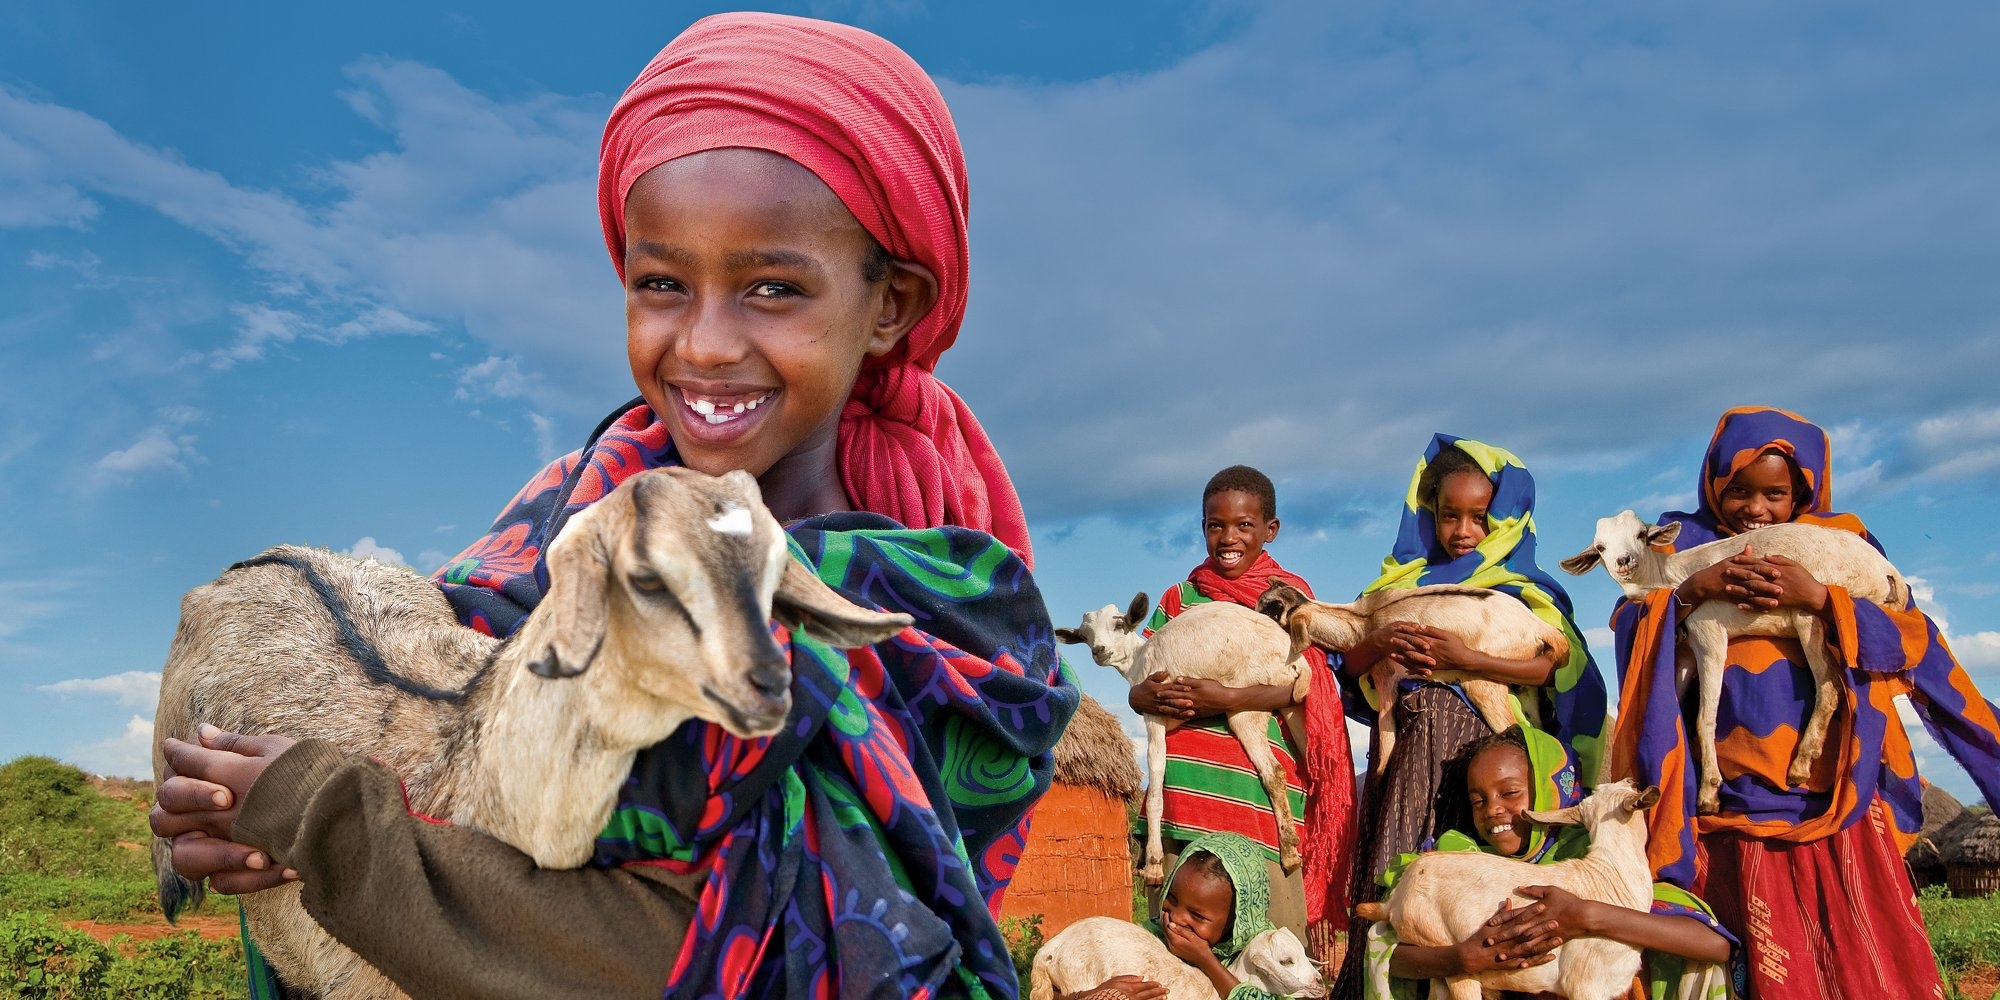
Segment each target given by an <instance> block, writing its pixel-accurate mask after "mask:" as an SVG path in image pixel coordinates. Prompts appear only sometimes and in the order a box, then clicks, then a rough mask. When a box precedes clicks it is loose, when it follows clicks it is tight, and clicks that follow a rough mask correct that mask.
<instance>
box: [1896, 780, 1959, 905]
mask: <svg viewBox="0 0 2000 1000" xmlns="http://www.w3.org/2000/svg"><path fill="white" fill-rule="evenodd" d="M1923 808H1924V823H1923V829H1921V830H1919V831H1918V833H1917V842H1916V843H1914V844H1911V845H1910V849H1909V851H1908V852H1906V853H1905V854H1904V855H1903V861H1904V863H1906V864H1908V865H1909V866H1910V883H1911V884H1912V885H1913V886H1915V887H1916V888H1918V889H1922V888H1924V887H1926V886H1932V885H1943V884H1945V871H1944V857H1943V855H1941V854H1940V853H1939V851H1938V848H1939V846H1940V845H1941V844H1942V843H1944V841H1943V839H1942V837H1943V835H1944V831H1945V830H1947V829H1953V827H1952V823H1953V822H1954V821H1956V820H1957V819H1958V818H1959V817H1961V816H1964V815H1965V806H1964V805H1962V804H1960V803H1959V801H1958V800H1957V799H1955V798H1952V796H1951V793H1950V792H1947V791H1945V790H1944V789H1942V788H1939V787H1938V786H1936V785H1931V784H1926V785H1925V786H1924V806H1923Z"/></svg>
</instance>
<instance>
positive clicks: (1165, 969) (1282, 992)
mask: <svg viewBox="0 0 2000 1000" xmlns="http://www.w3.org/2000/svg"><path fill="white" fill-rule="evenodd" d="M1226 968H1228V969H1229V973H1230V975H1233V976H1235V977H1236V979H1237V981H1239V982H1245V983H1249V984H1251V985H1253V986H1255V987H1257V988H1258V989H1261V990H1263V991H1264V992H1266V993H1272V994H1276V995H1278V996H1288V997H1315V998H1316V997H1322V996H1325V995H1326V986H1325V984H1324V983H1323V982H1322V981H1321V980H1320V971H1319V967H1318V966H1317V965H1315V964H1313V960H1312V959H1311V958H1309V957H1307V956H1306V948H1305V945H1303V944H1300V943H1299V938H1298V935H1296V934H1293V933H1292V932H1291V930H1290V929H1289V928H1285V927H1277V928H1273V929H1271V930H1268V931H1264V932H1262V933H1260V934H1258V935H1257V936H1256V937H1253V938H1251V939H1250V943H1249V944H1246V945H1244V946H1243V953H1242V954H1240V955H1238V956H1236V958H1235V960H1234V961H1231V962H1230V963H1229V964H1228V965H1227V966H1226ZM1117 976H1139V977H1141V978H1144V979H1150V980H1152V981H1153V982H1156V983H1159V984H1160V985H1161V986H1164V987H1166V988H1167V998H1168V1000H1215V986H1214V985H1213V984H1211V983H1210V982H1209V981H1208V977H1207V976H1206V975H1203V974H1202V971H1201V970H1200V969H1197V968H1195V967H1194V966H1192V965H1189V964H1187V963H1186V962H1183V961H1181V960H1180V959H1178V958H1175V957H1174V953H1173V952H1171V951H1168V950H1167V946H1166V943H1165V942H1163V941H1161V940H1160V939H1159V938H1157V937H1154V936H1153V934H1152V932H1150V931H1148V930H1146V929H1145V928H1144V927H1140V926H1139V925H1138V924H1135V923H1132V922H1130V921H1127V920H1119V919H1117V918H1115V917H1085V918H1084V919H1082V920H1079V921H1077V922H1076V923H1073V924H1071V925H1069V926H1068V927H1065V928H1063V931H1062V933H1060V934H1057V935H1056V936H1055V937H1052V938H1050V939H1049V941H1048V943H1047V944H1044V945H1042V950H1041V951H1038V952H1036V953H1035V964H1034V967H1033V968H1032V969H1031V970H1030V972H1029V974H1028V984H1029V991H1028V995H1029V996H1030V997H1031V998H1033V1000H1053V998H1054V997H1056V996H1058V995H1060V994H1068V993H1074V992H1076V991H1078V990H1087V989H1090V988H1091V987H1094V986H1096V985H1097V984H1099V983H1103V982H1108V981H1109V980H1111V979H1112V978H1114V977H1117Z"/></svg>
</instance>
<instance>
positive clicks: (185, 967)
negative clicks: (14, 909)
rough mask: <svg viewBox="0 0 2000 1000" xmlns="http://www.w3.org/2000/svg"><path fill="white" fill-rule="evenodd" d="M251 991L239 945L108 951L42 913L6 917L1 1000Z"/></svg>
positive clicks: (0, 947)
mask: <svg viewBox="0 0 2000 1000" xmlns="http://www.w3.org/2000/svg"><path fill="white" fill-rule="evenodd" d="M247 992H248V981H247V978H246V976H245V973H244V967H243V949H242V947H241V946H240V945H239V944H238V943H237V942H236V941H234V940H229V941H204V940H202V939H201V937H200V936H199V935H197V934H194V933H193V932H184V933H181V934H175V935H171V936H168V937H163V938H160V939H158V940H154V941H140V942H134V941H132V940H131V939H130V938H126V937H122V936H121V937H117V938H113V939H112V943H111V944H110V945H104V944H99V943H98V942H97V941H96V940H95V939H93V938H92V937H91V936H90V935H88V934H85V933H83V932H82V931H75V930H70V929H69V928H67V927H64V926H62V925H61V924H58V923H56V922H55V921H53V920H51V919H49V918H48V917H45V916H42V915H39V914H29V913H16V914H12V915H9V916H6V917H0V1000H72V998H75V1000H82V998H86V997H87V998H97V997H121V998H129V1000H235V998H239V997H244V996H246V995H247Z"/></svg>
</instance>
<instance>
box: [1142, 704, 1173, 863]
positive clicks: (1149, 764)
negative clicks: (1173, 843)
mask: <svg viewBox="0 0 2000 1000" xmlns="http://www.w3.org/2000/svg"><path fill="white" fill-rule="evenodd" d="M1166 779H1167V726H1166V723H1164V722H1161V721H1160V720H1158V719H1155V718H1153V717H1152V716H1150V715H1149V716H1147V717H1146V866H1145V867H1144V868H1142V869H1140V870H1139V875H1140V877H1142V878H1144V879H1145V880H1146V884H1147V885H1159V884H1160V883H1161V882H1164V881H1166V858H1167V852H1166V848H1165V847H1164V846H1162V845H1161V843H1160V815H1161V814H1162V813H1164V812H1165V811H1166V808H1167V792H1166V788H1165V782H1166Z"/></svg>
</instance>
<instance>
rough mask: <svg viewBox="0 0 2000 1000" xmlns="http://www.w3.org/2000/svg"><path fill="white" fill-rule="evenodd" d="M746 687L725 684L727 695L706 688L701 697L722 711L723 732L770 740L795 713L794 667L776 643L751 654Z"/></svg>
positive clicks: (713, 687) (744, 685)
mask: <svg viewBox="0 0 2000 1000" xmlns="http://www.w3.org/2000/svg"><path fill="white" fill-rule="evenodd" d="M741 680H742V682H743V683H740V684H725V685H724V687H726V688H728V689H730V691H729V693H728V694H725V693H724V692H723V691H720V690H717V689H716V687H715V686H713V685H708V684H704V685H702V688H701V693H702V694H703V695H704V696H705V697H707V698H708V700H709V701H710V702H712V703H714V704H715V706H716V707H717V708H720V709H722V713H723V716H724V718H723V720H722V725H723V728H725V729H727V730H729V731H730V732H731V733H734V734H735V735H737V736H741V737H743V738H745V739H755V738H757V737H760V736H769V735H771V734H772V733H775V732H777V731H778V728H779V727H780V726H782V725H784V722H785V716H787V715H789V714H791V711H792V663H791V660H790V658H788V657H787V656H785V654H784V652H783V650H781V649H779V648H778V645H777V643H775V642H771V643H768V648H765V649H759V650H757V651H756V652H755V653H754V654H752V657H751V662H750V664H749V667H748V669H746V670H744V671H743V674H742V678H741Z"/></svg>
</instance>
